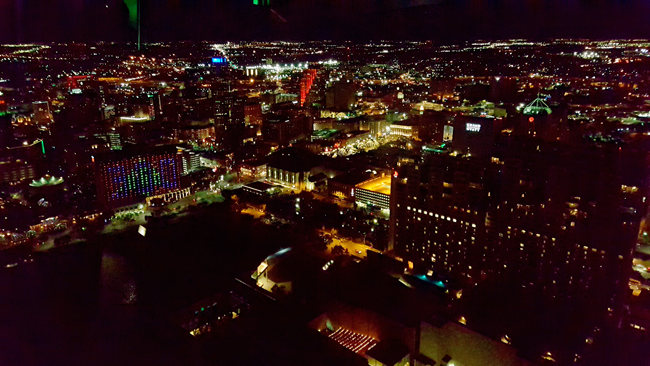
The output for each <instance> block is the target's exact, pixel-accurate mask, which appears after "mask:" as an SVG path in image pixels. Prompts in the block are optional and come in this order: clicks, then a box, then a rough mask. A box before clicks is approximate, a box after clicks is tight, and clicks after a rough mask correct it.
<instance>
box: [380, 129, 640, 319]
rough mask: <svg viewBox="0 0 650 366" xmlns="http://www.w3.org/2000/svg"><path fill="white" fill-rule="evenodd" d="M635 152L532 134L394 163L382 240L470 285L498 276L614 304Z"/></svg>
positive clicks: (634, 224)
mask: <svg viewBox="0 0 650 366" xmlns="http://www.w3.org/2000/svg"><path fill="white" fill-rule="evenodd" d="M644 151H647V149H637V148H635V147H633V146H624V147H623V148H622V149H621V150H619V148H618V147H595V146H576V147H565V148H561V149H560V148H557V147H553V146H551V145H544V144H541V143H535V142H532V143H528V145H527V143H524V144H521V145H518V146H509V147H508V148H507V149H505V150H504V151H501V152H497V153H496V155H498V156H499V157H493V158H485V159H483V158H479V157H467V156H465V157H461V156H460V155H457V156H452V155H442V154H440V155H433V156H429V157H427V158H426V159H427V160H425V161H424V162H422V163H419V164H409V165H405V166H402V167H399V168H398V169H397V170H395V171H394V173H393V178H392V189H391V197H392V198H391V238H392V243H391V244H392V246H393V248H394V250H395V253H396V255H397V256H399V257H402V258H403V259H404V260H405V261H408V262H410V263H409V264H410V266H415V267H419V268H422V269H431V270H434V271H437V272H439V273H443V272H444V273H448V274H450V275H451V276H452V277H455V278H457V279H460V280H463V281H465V282H469V283H478V282H480V281H481V279H482V278H484V277H486V276H504V278H509V279H510V280H513V281H515V282H516V283H518V284H519V285H521V286H525V287H529V288H530V289H531V290H532V289H537V290H539V291H541V293H543V294H545V296H546V297H547V298H553V299H556V298H562V299H574V300H576V301H578V299H582V300H584V299H589V301H590V303H591V304H592V305H593V307H594V309H596V310H600V311H603V312H604V311H605V309H609V310H610V311H612V312H616V310H617V309H621V305H622V299H623V295H624V291H625V289H626V286H627V279H628V278H629V273H630V268H631V260H632V252H633V249H634V246H635V244H636V239H637V235H638V230H639V224H640V221H641V219H642V218H643V217H644V215H645V213H646V210H647V202H646V197H647V171H646V166H647V163H646V159H647V156H648V154H647V153H646V152H644Z"/></svg>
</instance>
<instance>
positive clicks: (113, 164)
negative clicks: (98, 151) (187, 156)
mask: <svg viewBox="0 0 650 366" xmlns="http://www.w3.org/2000/svg"><path fill="white" fill-rule="evenodd" d="M129 153H130V151H121V152H113V153H110V154H106V155H103V156H99V157H97V158H95V159H94V160H95V177H96V183H97V195H98V198H99V200H100V203H101V204H102V205H103V206H104V207H106V208H116V207H122V206H129V205H133V204H135V203H138V202H142V201H143V200H144V199H145V198H146V197H151V196H155V195H159V194H165V193H169V192H172V191H175V190H178V189H179V188H181V184H180V177H181V170H182V162H181V155H180V154H178V153H177V151H176V149H174V148H159V149H154V150H153V151H152V150H149V151H147V152H141V153H136V154H132V153H131V154H129Z"/></svg>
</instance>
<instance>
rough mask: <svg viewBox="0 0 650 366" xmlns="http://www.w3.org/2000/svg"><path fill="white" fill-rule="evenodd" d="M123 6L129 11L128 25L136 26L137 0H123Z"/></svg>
mask: <svg viewBox="0 0 650 366" xmlns="http://www.w3.org/2000/svg"><path fill="white" fill-rule="evenodd" d="M124 5H126V7H127V9H128V10H129V23H131V25H136V23H137V21H138V0H124Z"/></svg>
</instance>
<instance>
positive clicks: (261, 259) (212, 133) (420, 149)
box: [0, 0, 650, 366]
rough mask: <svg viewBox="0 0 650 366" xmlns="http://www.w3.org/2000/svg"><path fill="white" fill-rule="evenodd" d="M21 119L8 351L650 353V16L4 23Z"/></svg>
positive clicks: (380, 364)
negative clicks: (515, 21) (439, 24)
mask: <svg viewBox="0 0 650 366" xmlns="http://www.w3.org/2000/svg"><path fill="white" fill-rule="evenodd" d="M360 3H361V2H359V3H353V4H348V3H345V2H341V3H337V4H339V5H337V6H343V5H345V4H348V5H350V6H352V5H355V6H356V5H357V4H360ZM365 3H366V4H378V3H374V2H372V1H368V2H365ZM70 4H72V3H70ZM74 4H84V2H83V1H81V2H76V3H74ZM129 4H130V5H133V4H134V2H133V1H130V2H129ZM169 4H172V5H174V6H177V7H179V9H180V8H181V7H184V6H189V5H186V4H185V5H181V4H180V2H176V3H174V2H173V1H172V2H169ZM194 4H199V2H195V3H194ZM293 4H295V3H293V2H291V1H289V2H286V3H284V5H283V4H282V3H278V2H273V0H271V1H270V4H269V1H266V0H265V1H262V0H260V1H259V2H257V4H249V7H248V8H247V9H248V10H250V11H253V12H256V11H259V14H261V13H264V12H271V13H273V12H275V13H277V15H274V16H276V17H281V18H282V19H284V20H286V21H287V22H293V21H294V20H293V18H292V16H291V15H290V14H291V12H290V11H289V10H290V9H289V8H286V7H290V6H291V5H293ZM309 4H311V3H307V4H305V6H306V7H307V8H309V9H315V8H310V7H309V6H308V5H309ZM382 4H383V5H382V6H386V7H388V6H389V5H390V6H393V5H395V6H397V7H396V8H391V9H393V10H394V12H396V13H399V12H401V11H402V10H404V11H407V12H409V11H419V10H421V9H424V8H422V7H418V6H412V5H414V4H415V3H414V2H408V1H406V2H394V3H390V4H389V3H382ZM391 4H392V5H391ZM467 4H468V5H467V6H470V5H472V6H473V5H476V4H481V2H468V3H467ZM486 4H488V5H490V6H494V5H495V4H496V3H495V2H488V3H486ZM526 4H528V5H530V6H532V5H533V4H535V2H529V3H526ZM603 4H604V3H603ZM276 5H277V7H275V6H276ZM398 5H399V6H398ZM528 5H527V6H528ZM269 6H271V8H269ZM282 6H285V8H284V10H283V8H282ZM310 6H311V5H310ZM426 6H438V5H434V4H430V5H426ZM441 6H442V5H441ZM457 6H460V5H457ZM476 6H478V5H476ZM576 6H577V5H576ZM104 9H105V7H104ZM255 9H257V10H255ZM355 9H357V8H354V7H351V8H349V11H350V12H351V13H350V16H352V15H353V14H352V13H354V11H356V10H355ZM131 10H133V8H132V7H131ZM195 10H196V9H195ZM375 10H376V9H375ZM149 11H151V9H149ZM373 11H374V10H373ZM178 15H179V16H180V17H182V16H183V13H182V12H181V11H180V10H179V13H178ZM423 16H426V15H423ZM89 19H91V18H89ZM134 19H137V17H134V16H133V13H132V12H131V13H130V16H129V17H128V18H126V19H125V21H126V23H128V24H127V26H128V27H132V26H133V24H132V23H133V20H134ZM282 19H280V18H278V21H280V22H282V23H283V22H284V21H283V20H282ZM196 25H197V26H198V25H200V22H198V21H197V22H196ZM130 29H132V28H130ZM323 29H324V28H323ZM41 30H42V29H41ZM170 31H173V29H171V28H170ZM287 31H290V32H294V30H292V29H290V28H287ZM368 31H369V32H370V31H371V30H368ZM269 34H270V33H269ZM197 35H199V33H197ZM269 36H270V35H269ZM0 141H1V143H0V288H2V289H3V290H4V291H5V292H4V296H0V309H3V311H0V334H2V335H5V337H4V338H3V346H4V347H3V350H4V349H7V350H9V351H7V352H0V364H2V365H5V364H7V365H13V364H16V365H27V366H30V365H42V364H51V363H55V364H70V365H75V364H83V365H87V364H134V363H139V364H156V365H178V364H191V365H199V366H203V365H206V366H207V365H214V366H217V365H231V364H242V365H260V364H264V365H269V366H276V365H277V366H280V365H282V366H288V365H289V366H294V365H295V366H303V365H305V364H310V365H315V366H321V365H322V366H330V365H337V366H348V365H349V366H406V365H415V366H434V365H436V366H439V365H444V366H503V365H510V366H551V365H555V366H580V365H581V366H629V365H631V364H635V365H642V364H644V363H646V361H647V360H649V359H650V353H649V352H650V347H648V337H649V336H650V315H649V314H650V234H649V232H650V211H649V210H648V208H649V206H650V201H649V200H648V197H650V196H649V194H650V191H649V190H648V187H649V186H650V168H649V165H648V163H649V162H650V39H631V40H630V39H605V40H591V39H582V38H557V39H547V40H543V41H537V40H533V39H521V38H517V39H501V40H498V41H485V40H477V41H471V40H464V41H460V42H450V43H442V42H434V41H432V40H429V39H424V40H419V41H418V40H410V41H404V40H380V41H367V42H354V41H332V40H328V41H323V40H321V41H318V40H316V41H265V42H249V41H239V42H213V41H169V42H148V41H146V37H145V41H144V43H143V47H142V49H140V50H138V49H137V47H136V41H135V39H130V40H129V41H128V42H124V41H121V42H110V41H92V42H51V43H20V44H11V45H5V44H3V45H0Z"/></svg>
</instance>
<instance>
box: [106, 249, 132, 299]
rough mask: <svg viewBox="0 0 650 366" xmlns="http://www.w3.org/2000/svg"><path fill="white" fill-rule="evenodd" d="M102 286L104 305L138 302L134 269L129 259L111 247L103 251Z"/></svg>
mask: <svg viewBox="0 0 650 366" xmlns="http://www.w3.org/2000/svg"><path fill="white" fill-rule="evenodd" d="M100 276H101V279H100V281H101V286H102V288H103V289H104V290H105V291H103V294H102V295H103V297H104V298H103V299H102V300H103V301H102V303H103V304H104V305H115V304H127V305H133V304H135V303H136V302H137V299H138V292H137V284H136V281H135V278H133V271H132V270H131V268H130V267H129V263H128V262H127V260H126V259H125V258H124V257H123V256H122V255H120V254H117V253H114V252H112V251H110V250H109V249H104V251H103V252H102V264H101V275H100Z"/></svg>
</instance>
